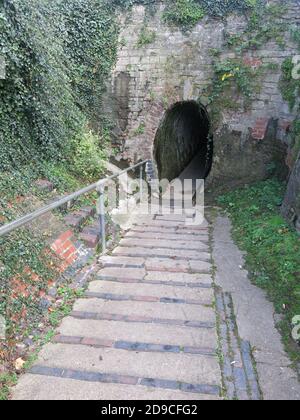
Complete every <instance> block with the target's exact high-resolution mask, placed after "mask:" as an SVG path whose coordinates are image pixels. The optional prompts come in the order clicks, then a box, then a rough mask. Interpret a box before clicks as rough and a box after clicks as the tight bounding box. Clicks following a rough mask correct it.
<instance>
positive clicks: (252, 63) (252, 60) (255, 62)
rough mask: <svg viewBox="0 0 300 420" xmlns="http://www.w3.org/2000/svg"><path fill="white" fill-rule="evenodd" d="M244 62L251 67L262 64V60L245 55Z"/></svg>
mask: <svg viewBox="0 0 300 420" xmlns="http://www.w3.org/2000/svg"><path fill="white" fill-rule="evenodd" d="M244 64H245V65H246V66H249V67H252V68H258V67H260V66H261V65H262V61H261V60H260V59H259V58H256V57H245V58H244Z"/></svg>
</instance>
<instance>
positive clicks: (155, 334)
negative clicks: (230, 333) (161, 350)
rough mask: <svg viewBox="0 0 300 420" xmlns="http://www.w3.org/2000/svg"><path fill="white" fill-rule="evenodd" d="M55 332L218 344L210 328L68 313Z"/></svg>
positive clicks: (155, 342)
mask: <svg viewBox="0 0 300 420" xmlns="http://www.w3.org/2000/svg"><path fill="white" fill-rule="evenodd" d="M58 332H59V333H60V334H62V335H71V336H79V337H95V338H101V339H103V340H113V341H121V340H122V341H130V342H142V343H153V344H163V345H174V346H194V347H205V348H211V349H216V348H217V335H216V332H215V331H214V330H210V329H207V330H204V329H200V328H199V329H196V328H185V327H177V326H164V325H156V324H139V323H134V322H133V323H126V322H111V321H94V320H81V319H74V318H72V317H67V318H65V319H64V320H63V322H62V324H61V326H60V327H59V329H58Z"/></svg>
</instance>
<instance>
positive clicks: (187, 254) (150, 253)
mask: <svg viewBox="0 0 300 420" xmlns="http://www.w3.org/2000/svg"><path fill="white" fill-rule="evenodd" d="M113 255H115V256H118V258H120V256H126V257H134V256H138V257H145V258H147V257H154V258H156V257H158V258H176V259H184V260H201V261H207V262H209V261H210V260H211V255H210V254H209V253H208V252H198V251H188V250H177V249H176V250H175V249H173V250H172V249H167V248H155V249H151V248H140V247H128V248H127V247H123V246H122V247H117V248H115V250H114V251H113ZM110 265H112V263H111V264H110ZM106 266H108V264H107V263H106Z"/></svg>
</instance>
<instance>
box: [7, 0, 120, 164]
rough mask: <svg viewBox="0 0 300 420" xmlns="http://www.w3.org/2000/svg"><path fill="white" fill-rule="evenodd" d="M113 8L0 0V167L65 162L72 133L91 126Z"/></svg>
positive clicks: (76, 0) (112, 46) (113, 36)
mask: <svg viewBox="0 0 300 420" xmlns="http://www.w3.org/2000/svg"><path fill="white" fill-rule="evenodd" d="M114 12H115V10H114V8H113V5H111V4H110V3H109V2H106V1H104V0H87V1H86V0H64V1H62V0H53V1H52V2H47V1H45V0H43V1H40V0H28V1H26V2H24V1H22V0H4V2H3V5H2V6H1V9H0V29H1V38H0V56H1V57H4V59H5V62H6V77H5V79H4V80H0V92H1V93H0V94H1V102H0V117H1V126H0V144H1V147H0V171H12V170H14V171H16V170H21V168H22V167H23V166H27V165H28V163H29V162H32V163H33V164H36V165H39V166H43V165H41V162H42V161H43V160H47V161H49V159H50V160H53V161H62V160H65V161H67V162H69V164H70V166H72V164H73V161H72V156H73V155H74V154H76V148H77V146H78V147H80V146H81V143H80V142H78V143H77V144H76V142H75V141H74V139H80V138H81V137H84V133H86V132H87V131H89V130H88V129H87V127H88V126H90V127H93V129H94V131H96V132H99V130H100V125H101V124H99V121H100V122H101V118H100V117H99V115H100V114H101V113H100V110H101V100H102V93H103V89H104V79H105V77H106V76H107V74H108V73H109V71H110V68H111V66H112V64H113V63H114V60H115V56H116V48H117V36H118V29H117V26H116V22H115V18H114ZM94 141H95V143H97V140H96V139H95V140H94ZM98 143H99V142H98ZM98 147H99V149H102V148H103V146H101V145H100V143H99V144H98Z"/></svg>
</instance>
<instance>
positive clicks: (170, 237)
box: [124, 231, 209, 244]
mask: <svg viewBox="0 0 300 420" xmlns="http://www.w3.org/2000/svg"><path fill="white" fill-rule="evenodd" d="M124 237H125V238H136V239H137V238H140V239H159V240H160V239H161V238H162V233H161V232H151V231H150V232H138V231H136V232H134V231H130V232H128V233H127V234H126V235H125V236H124ZM163 238H164V239H165V240H167V241H177V240H179V241H185V242H193V243H194V244H195V243H198V242H200V243H203V242H204V243H207V242H208V241H209V235H208V234H205V233H204V234H203V235H188V234H185V233H167V232H166V233H164V234H163Z"/></svg>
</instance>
